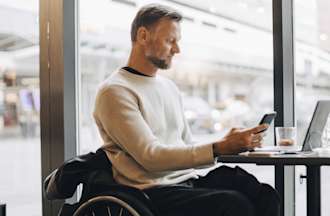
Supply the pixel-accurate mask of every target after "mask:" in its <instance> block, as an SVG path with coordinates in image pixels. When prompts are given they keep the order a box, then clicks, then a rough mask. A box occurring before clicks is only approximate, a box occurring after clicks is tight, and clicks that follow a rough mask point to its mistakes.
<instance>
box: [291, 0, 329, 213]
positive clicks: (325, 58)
mask: <svg viewBox="0 0 330 216" xmlns="http://www.w3.org/2000/svg"><path fill="white" fill-rule="evenodd" d="M329 10H330V2H329V1H326V0H313V1H310V0H295V1H294V15H295V17H294V20H295V22H294V30H295V44H294V45H295V73H296V119H297V126H298V138H299V142H302V141H303V139H304V136H305V133H306V130H307V127H308V125H309V122H310V120H311V117H312V114H313V110H314V108H315V105H316V102H317V100H330V38H329V37H330V26H329V22H328V21H329V18H330V16H329ZM329 171H330V170H329V168H327V167H324V168H322V185H321V187H322V191H329V189H330V184H329V181H328V179H329V177H330V172H329ZM297 174H298V175H299V176H300V175H304V174H305V169H304V167H299V168H298V169H297ZM299 176H298V178H297V183H296V189H297V198H296V199H297V204H296V211H297V215H306V212H305V208H304V206H305V202H306V200H303V197H305V196H300V195H299V194H303V193H306V191H305V186H306V185H305V184H304V183H300V182H301V181H300V180H299ZM328 202H329V200H328V196H326V194H322V215H327V214H329V212H330V207H329V205H327V203H328Z"/></svg>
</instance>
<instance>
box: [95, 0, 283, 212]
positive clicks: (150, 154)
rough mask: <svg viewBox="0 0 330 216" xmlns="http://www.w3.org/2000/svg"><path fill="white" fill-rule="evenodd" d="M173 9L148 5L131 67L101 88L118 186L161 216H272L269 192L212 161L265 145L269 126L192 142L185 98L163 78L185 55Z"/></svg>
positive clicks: (275, 202)
mask: <svg viewBox="0 0 330 216" xmlns="http://www.w3.org/2000/svg"><path fill="white" fill-rule="evenodd" d="M181 19H182V16H181V15H180V14H179V13H178V12H176V11H175V10H173V9H171V8H168V7H165V6H161V5H154V4H152V5H147V6H145V7H143V8H141V9H140V11H139V12H138V13H137V15H136V17H135V19H134V21H133V24H132V29H131V40H132V50H131V54H130V57H129V60H128V63H127V66H126V67H123V68H121V69H120V70H119V71H117V72H116V73H114V74H113V75H112V76H110V77H109V78H108V79H107V80H105V82H104V83H103V84H102V85H101V88H100V90H99V92H98V95H97V98H96V104H95V111H94V117H95V120H96V123H97V125H98V127H99V131H100V133H101V136H102V138H103V140H104V146H103V149H104V150H105V151H106V153H107V156H108V157H109V159H110V160H111V162H112V164H113V173H114V178H115V180H116V181H117V182H118V183H120V184H124V185H129V186H132V187H136V188H139V189H141V190H144V192H146V193H147V194H148V195H149V197H150V198H151V200H152V201H153V203H154V204H155V205H156V206H157V208H158V209H159V211H160V212H161V213H162V215H168V216H175V215H180V216H184V215H189V216H195V215H196V216H197V215H207V216H210V215H214V216H220V215H226V216H242V215H245V216H252V215H257V216H273V215H274V216H275V215H278V212H279V198H278V195H277V193H276V191H275V190H274V189H273V188H271V187H270V186H269V185H266V184H261V183H259V182H258V181H257V179H256V178H255V177H253V176H252V175H250V174H248V173H247V172H246V171H244V170H243V169H241V168H239V167H235V168H230V167H226V166H220V164H217V163H216V159H215V157H217V156H218V157H221V155H224V154H236V153H239V152H243V151H246V150H249V149H253V148H254V147H256V146H260V145H261V141H262V133H258V132H261V131H263V130H264V129H266V128H267V125H261V126H257V127H255V128H249V129H232V130H231V131H230V132H229V133H228V134H227V135H226V136H225V137H223V138H222V139H221V140H217V141H215V142H213V143H193V141H192V139H191V134H190V131H189V127H188V125H187V122H186V120H185V118H184V113H183V108H182V101H181V97H180V92H179V90H178V89H177V87H176V86H175V84H174V83H173V82H172V81H170V80H168V79H166V78H164V77H162V76H160V75H158V74H157V70H158V69H159V68H160V69H167V68H169V67H170V66H171V61H172V58H173V56H174V55H175V54H177V53H179V52H180V48H179V45H178V41H179V40H180V21H181Z"/></svg>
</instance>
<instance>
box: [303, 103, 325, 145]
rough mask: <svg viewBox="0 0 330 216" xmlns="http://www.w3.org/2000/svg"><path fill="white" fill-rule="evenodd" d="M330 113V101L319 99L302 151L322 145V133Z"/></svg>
mask: <svg viewBox="0 0 330 216" xmlns="http://www.w3.org/2000/svg"><path fill="white" fill-rule="evenodd" d="M329 113H330V101H328V100H321V101H318V102H317V104H316V107H315V110H314V113H313V117H312V120H311V122H310V123H309V127H308V130H307V132H306V136H305V139H304V143H303V148H302V151H312V150H313V149H314V148H318V147H321V145H322V135H323V131H324V127H325V125H326V123H327V121H328V118H329Z"/></svg>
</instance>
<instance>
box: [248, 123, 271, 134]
mask: <svg viewBox="0 0 330 216" xmlns="http://www.w3.org/2000/svg"><path fill="white" fill-rule="evenodd" d="M268 127H269V125H268V124H262V125H258V126H256V127H253V128H249V129H246V132H247V133H252V134H257V133H260V132H262V131H265V130H266V129H267V128H268Z"/></svg>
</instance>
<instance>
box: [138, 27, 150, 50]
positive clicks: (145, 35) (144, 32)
mask: <svg viewBox="0 0 330 216" xmlns="http://www.w3.org/2000/svg"><path fill="white" fill-rule="evenodd" d="M149 40H150V32H149V30H148V29H147V28H146V27H143V26H142V27H140V28H139V29H138V30H137V34H136V41H137V42H138V43H139V44H142V45H145V44H146V43H147V42H148V41H149Z"/></svg>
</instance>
